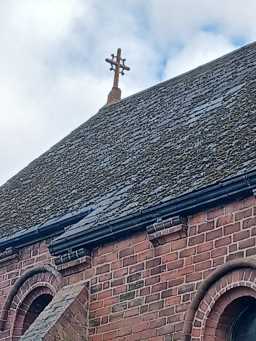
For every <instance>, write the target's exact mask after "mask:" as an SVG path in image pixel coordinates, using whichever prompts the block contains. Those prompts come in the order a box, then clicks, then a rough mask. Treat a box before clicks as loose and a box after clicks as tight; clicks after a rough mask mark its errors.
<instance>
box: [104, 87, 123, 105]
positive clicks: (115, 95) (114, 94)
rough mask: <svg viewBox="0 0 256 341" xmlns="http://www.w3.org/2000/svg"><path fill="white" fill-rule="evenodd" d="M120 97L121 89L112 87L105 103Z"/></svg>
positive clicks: (116, 100) (112, 101)
mask: <svg viewBox="0 0 256 341" xmlns="http://www.w3.org/2000/svg"><path fill="white" fill-rule="evenodd" d="M120 99H121V89H119V88H117V87H113V88H112V90H111V91H110V93H109V95H108V101H107V105H109V104H113V103H116V102H118V101H120Z"/></svg>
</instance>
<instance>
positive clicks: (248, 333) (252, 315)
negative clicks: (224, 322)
mask: <svg viewBox="0 0 256 341" xmlns="http://www.w3.org/2000/svg"><path fill="white" fill-rule="evenodd" d="M230 340H231V341H256V305H254V304H253V305H250V306H249V307H247V308H245V309H244V311H242V312H241V314H240V315H239V316H238V319H237V320H236V321H235V322H234V325H233V328H232V331H231V338H230Z"/></svg>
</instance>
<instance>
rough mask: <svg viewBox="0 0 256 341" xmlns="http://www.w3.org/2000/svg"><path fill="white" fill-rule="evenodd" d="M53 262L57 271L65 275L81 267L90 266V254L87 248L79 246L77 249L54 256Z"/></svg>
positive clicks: (79, 269)
mask: <svg viewBox="0 0 256 341" xmlns="http://www.w3.org/2000/svg"><path fill="white" fill-rule="evenodd" d="M54 262H55V265H56V267H57V269H58V271H60V272H62V274H63V275H64V276H67V275H70V274H72V273H75V272H77V271H81V268H83V269H84V268H87V267H90V266H91V256H90V252H89V250H88V249H86V248H80V249H78V250H68V251H67V252H66V253H64V254H63V255H60V256H58V257H56V258H55V260H54ZM63 272H64V273H63Z"/></svg>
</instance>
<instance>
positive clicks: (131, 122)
mask: <svg viewBox="0 0 256 341" xmlns="http://www.w3.org/2000/svg"><path fill="white" fill-rule="evenodd" d="M255 138H256V43H253V44H250V45H247V46H245V47H243V48H241V49H239V50H236V51H234V52H232V53H231V54H228V55H226V56H224V57H222V58H219V59H217V60H215V61H213V62H211V63H208V64H206V65H203V66H201V67H199V68H197V69H195V70H192V71H190V72H188V73H186V74H183V75H180V76H178V77H176V78H173V79H171V80H168V81H166V82H163V83H160V84H158V85H156V86H154V87H151V88H149V89H147V90H145V91H142V92H140V93H137V94H135V95H133V96H130V97H128V98H126V99H123V100H122V101H120V102H119V103H117V104H113V105H111V106H108V107H103V108H102V109H100V110H99V112H98V113H97V114H96V115H95V116H93V117H92V118H91V119H89V120H88V121H87V122H85V123H84V124H82V125H81V126H80V127H79V128H77V129H76V130H74V131H73V132H72V133H71V134H70V135H68V136H67V137H66V138H64V139H63V140H62V141H60V142H59V143H58V144H56V145H55V146H53V147H52V148H51V149H50V150H49V151H47V152H46V153H44V154H43V155H42V156H40V157H39V158H38V159H36V160H34V161H33V162H32V163H31V164H29V165H28V166H27V167H26V168H24V169H23V170H22V171H21V172H19V173H18V174H17V175H16V176H14V177H13V178H11V179H10V180H9V181H8V182H7V183H6V184H4V185H3V186H2V187H0V236H1V237H3V236H7V235H11V234H14V233H15V232H17V231H20V230H25V229H28V228H30V227H31V226H33V225H36V224H42V223H45V222H46V221H48V220H49V219H52V218H53V217H57V216H62V215H64V214H67V213H68V212H72V211H77V210H78V211H79V210H80V209H84V208H86V207H91V208H93V212H92V213H91V214H90V215H89V216H88V218H87V221H88V222H89V223H90V224H98V223H103V222H106V221H109V220H112V219H115V218H118V217H120V216H124V215H127V214H130V213H133V212H135V211H138V210H140V209H141V208H143V207H146V206H148V205H154V204H157V203H160V202H162V201H165V200H168V199H170V198H175V197H177V196H180V195H183V194H184V193H188V192H191V191H194V190H196V189H199V188H202V187H204V186H208V185H209V184H213V183H217V182H219V181H221V180H223V179H225V178H227V177H233V176H236V175H238V174H242V173H246V172H249V171H251V170H253V169H255V168H256V148H255ZM88 219H89V220H88Z"/></svg>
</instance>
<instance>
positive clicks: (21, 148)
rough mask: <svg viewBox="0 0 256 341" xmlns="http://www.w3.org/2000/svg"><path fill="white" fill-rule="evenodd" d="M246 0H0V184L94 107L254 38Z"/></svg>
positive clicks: (252, 6)
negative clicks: (117, 63)
mask: <svg viewBox="0 0 256 341" xmlns="http://www.w3.org/2000/svg"><path fill="white" fill-rule="evenodd" d="M255 13H256V1H255V0H243V1H242V0H123V1H120V0H119V1H117V0H107V1H104V0H1V1H0V48H1V53H0V113H1V114H0V184H2V183H4V182H5V181H6V180H7V179H8V178H10V177H11V176H13V175H14V174H15V173H17V172H18V171H19V170H20V169H22V168H23V167H24V166H26V165H27V164H28V163H29V162H30V161H32V160H33V159H34V158H35V157H37V156H39V155H40V154H41V153H42V152H44V151H46V150H47V149H48V148H49V147H50V146H52V145H53V144H54V143H56V142H57V141H58V140H59V139H61V138H62V137H64V136H65V135H66V134H68V133H69V132H70V131H71V130H73V129H74V128H76V127H77V126H78V125H80V124H81V123H82V122H84V121H86V120H87V119H88V118H89V117H90V116H91V115H93V114H94V113H96V112H97V110H98V109H99V108H100V107H102V106H103V105H104V104H105V102H106V98H107V94H108V92H109V90H110V88H111V85H112V77H113V74H111V73H110V71H109V67H108V66H107V64H106V63H105V62H104V59H105V57H108V56H109V55H110V54H111V53H112V52H115V51H116V49H117V47H121V48H122V49H123V53H124V56H125V57H126V58H127V64H128V65H129V66H130V67H131V71H130V72H129V73H128V74H127V75H126V76H125V77H124V78H122V79H121V88H122V91H123V96H128V95H130V94H133V93H135V92H137V91H138V90H142V89H144V88H146V87H149V86H151V85H153V84H155V83H157V82H159V81H162V80H166V79H168V78H171V77H173V76H175V75H177V74H180V73H182V72H184V71H187V70H189V69H192V68H194V67H196V66H198V65H200V64H202V63H205V62H207V61H209V60H212V59H215V58H216V57H219V56H221V55H223V54H225V53H227V52H229V51H231V50H233V49H235V48H237V47H239V46H242V45H244V44H246V43H248V42H252V41H253V40H254V39H255V37H256V20H255Z"/></svg>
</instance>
